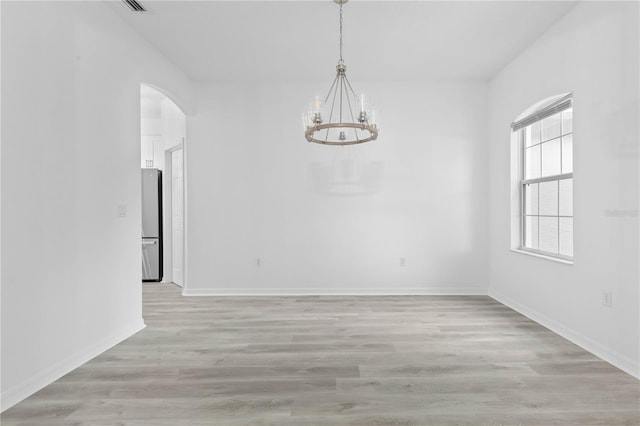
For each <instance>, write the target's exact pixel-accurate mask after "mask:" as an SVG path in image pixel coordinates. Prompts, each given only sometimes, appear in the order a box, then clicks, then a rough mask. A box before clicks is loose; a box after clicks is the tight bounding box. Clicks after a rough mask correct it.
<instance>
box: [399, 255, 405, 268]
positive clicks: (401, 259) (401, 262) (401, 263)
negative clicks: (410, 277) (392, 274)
mask: <svg viewBox="0 0 640 426" xmlns="http://www.w3.org/2000/svg"><path fill="white" fill-rule="evenodd" d="M404 263H405V262H404V257H401V258H400V266H404Z"/></svg>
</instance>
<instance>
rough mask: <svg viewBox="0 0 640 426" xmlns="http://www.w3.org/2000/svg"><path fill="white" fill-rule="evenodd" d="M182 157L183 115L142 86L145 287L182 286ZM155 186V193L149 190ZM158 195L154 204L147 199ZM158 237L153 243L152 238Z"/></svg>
mask: <svg viewBox="0 0 640 426" xmlns="http://www.w3.org/2000/svg"><path fill="white" fill-rule="evenodd" d="M185 153H186V117H185V114H184V113H183V112H182V110H181V109H180V107H178V106H177V105H176V104H175V103H174V102H173V101H172V100H171V99H170V98H169V97H168V96H167V95H165V94H164V93H162V91H160V90H158V89H157V88H154V87H152V86H150V85H145V84H142V85H141V86H140V156H141V163H140V165H141V169H142V171H141V173H142V179H143V180H142V185H143V187H142V200H143V201H142V203H143V206H142V214H143V218H142V219H143V220H142V224H143V227H142V228H143V229H142V233H143V235H142V236H143V239H142V271H143V281H156V282H158V281H160V282H162V283H174V284H176V285H178V286H180V287H184V286H185V283H186V242H185V238H186V220H185V217H186V191H185V176H186V170H185V169H186V167H185V166H186V161H185ZM145 179H146V181H145ZM156 181H157V182H158V186H157V187H155V185H154V184H153V182H156ZM156 188H157V189H156ZM156 192H157V197H156V198H154V196H153V195H151V196H150V195H149V194H150V193H151V194H154V193H156ZM154 203H155V204H154ZM154 210H157V214H154ZM154 221H155V222H154ZM156 222H157V223H156ZM149 223H152V226H149V225H148V224H149ZM148 229H152V231H151V232H149V231H148ZM156 231H157V234H158V236H157V237H156V236H154V235H151V234H153V232H156ZM154 238H155V240H154ZM156 245H157V246H156Z"/></svg>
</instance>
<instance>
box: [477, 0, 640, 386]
mask: <svg viewBox="0 0 640 426" xmlns="http://www.w3.org/2000/svg"><path fill="white" fill-rule="evenodd" d="M638 12H639V11H638V3H637V2H627V3H615V2H585V3H581V4H579V5H578V6H577V7H576V8H575V9H573V10H572V11H571V12H570V13H569V14H567V15H566V16H565V17H563V18H562V19H561V20H560V21H559V22H558V23H557V24H556V25H555V26H554V27H552V28H551V29H550V30H549V31H547V32H546V33H545V35H544V36H543V37H541V38H540V39H539V40H537V41H536V42H535V43H534V44H533V45H532V46H531V47H529V48H528V49H527V50H526V51H525V52H523V53H522V54H521V55H520V56H519V57H518V58H517V59H515V60H514V61H513V62H512V63H510V64H509V65H508V66H507V67H506V68H505V69H503V70H502V71H501V72H500V73H499V74H498V75H497V76H496V77H495V78H494V79H493V80H492V81H491V84H490V96H489V97H490V101H489V106H490V108H489V110H490V121H489V123H490V125H489V143H490V168H489V171H490V173H489V176H490V179H489V188H490V194H491V197H490V201H491V202H490V210H489V211H490V215H489V216H490V234H491V255H490V282H491V285H490V295H491V296H493V297H495V298H496V299H498V300H499V301H501V302H503V303H505V304H507V305H509V306H511V307H513V308H515V309H517V310H519V311H521V312H522V313H524V314H526V315H528V316H530V317H531V318H533V319H535V320H537V321H539V322H541V323H542V324H543V325H546V326H547V327H549V328H551V329H553V330H554V331H556V332H558V333H559V334H562V335H564V336H565V337H568V338H570V339H571V340H573V341H574V342H576V343H578V344H579V345H581V346H583V347H585V348H586V349H588V350H590V351H592V352H594V353H595V354H597V355H600V356H601V357H603V358H605V359H606V360H607V361H609V362H611V363H613V364H614V365H617V366H618V367H620V368H622V369H624V370H625V371H627V372H629V373H631V374H634V375H636V376H638V374H639V372H640V370H639V368H638V360H639V344H640V342H639V338H640V337H639V336H640V327H639V324H640V318H639V316H638V315H639V303H638V302H639V294H638V287H639V281H640V280H639V274H638V258H639V255H640V253H639V248H638V231H639V229H638V190H639V187H638V177H639V176H638V162H639V160H638V157H639V149H638V141H639V131H638V116H639V108H638V98H639V96H638V90H639V88H638V75H639V71H640V70H639V67H638V63H639V51H640V49H639V46H638V40H639V34H638V27H639V25H638V16H639V15H638ZM566 92H573V94H574V115H573V117H574V161H573V164H574V178H575V179H574V214H575V219H574V224H575V225H574V236H575V237H574V238H575V239H574V254H575V263H574V264H573V265H564V264H560V263H556V262H553V261H549V260H545V259H539V258H535V257H531V256H527V255H524V254H520V253H515V252H511V251H509V248H510V235H509V232H510V225H509V220H510V217H509V212H510V199H509V185H510V183H509V171H510V165H509V152H510V146H509V143H510V142H509V138H510V129H509V125H510V123H511V122H512V121H513V120H514V118H515V117H516V116H517V115H518V114H519V113H521V112H522V111H524V110H525V109H526V108H527V107H528V106H529V105H531V104H533V103H535V102H536V101H538V100H541V99H543V98H546V97H548V96H551V95H556V94H560V93H566ZM616 211H617V213H616ZM612 212H613V214H612ZM603 290H610V291H612V292H613V307H612V308H605V307H603V306H602V304H601V296H602V291H603Z"/></svg>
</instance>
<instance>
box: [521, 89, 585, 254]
mask: <svg viewBox="0 0 640 426" xmlns="http://www.w3.org/2000/svg"><path fill="white" fill-rule="evenodd" d="M512 129H513V132H514V134H515V136H516V137H515V138H514V139H515V140H516V141H517V143H518V144H519V147H518V150H519V153H520V155H519V156H518V159H519V160H520V168H519V169H520V171H519V193H520V215H519V217H520V249H521V250H524V251H529V252H533V253H538V254H543V255H547V256H553V257H557V258H561V259H567V260H571V259H573V103H572V97H571V95H566V96H562V97H560V99H556V100H555V101H552V102H551V103H550V104H549V103H547V105H546V106H544V107H542V108H539V109H537V110H536V111H534V112H533V113H531V114H528V115H527V116H526V117H524V118H522V119H521V120H518V121H516V122H515V123H513V124H512Z"/></svg>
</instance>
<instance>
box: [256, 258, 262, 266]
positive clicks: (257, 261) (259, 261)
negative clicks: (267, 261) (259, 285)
mask: <svg viewBox="0 0 640 426" xmlns="http://www.w3.org/2000/svg"><path fill="white" fill-rule="evenodd" d="M261 265H262V259H260V258H259V257H256V266H261Z"/></svg>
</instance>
